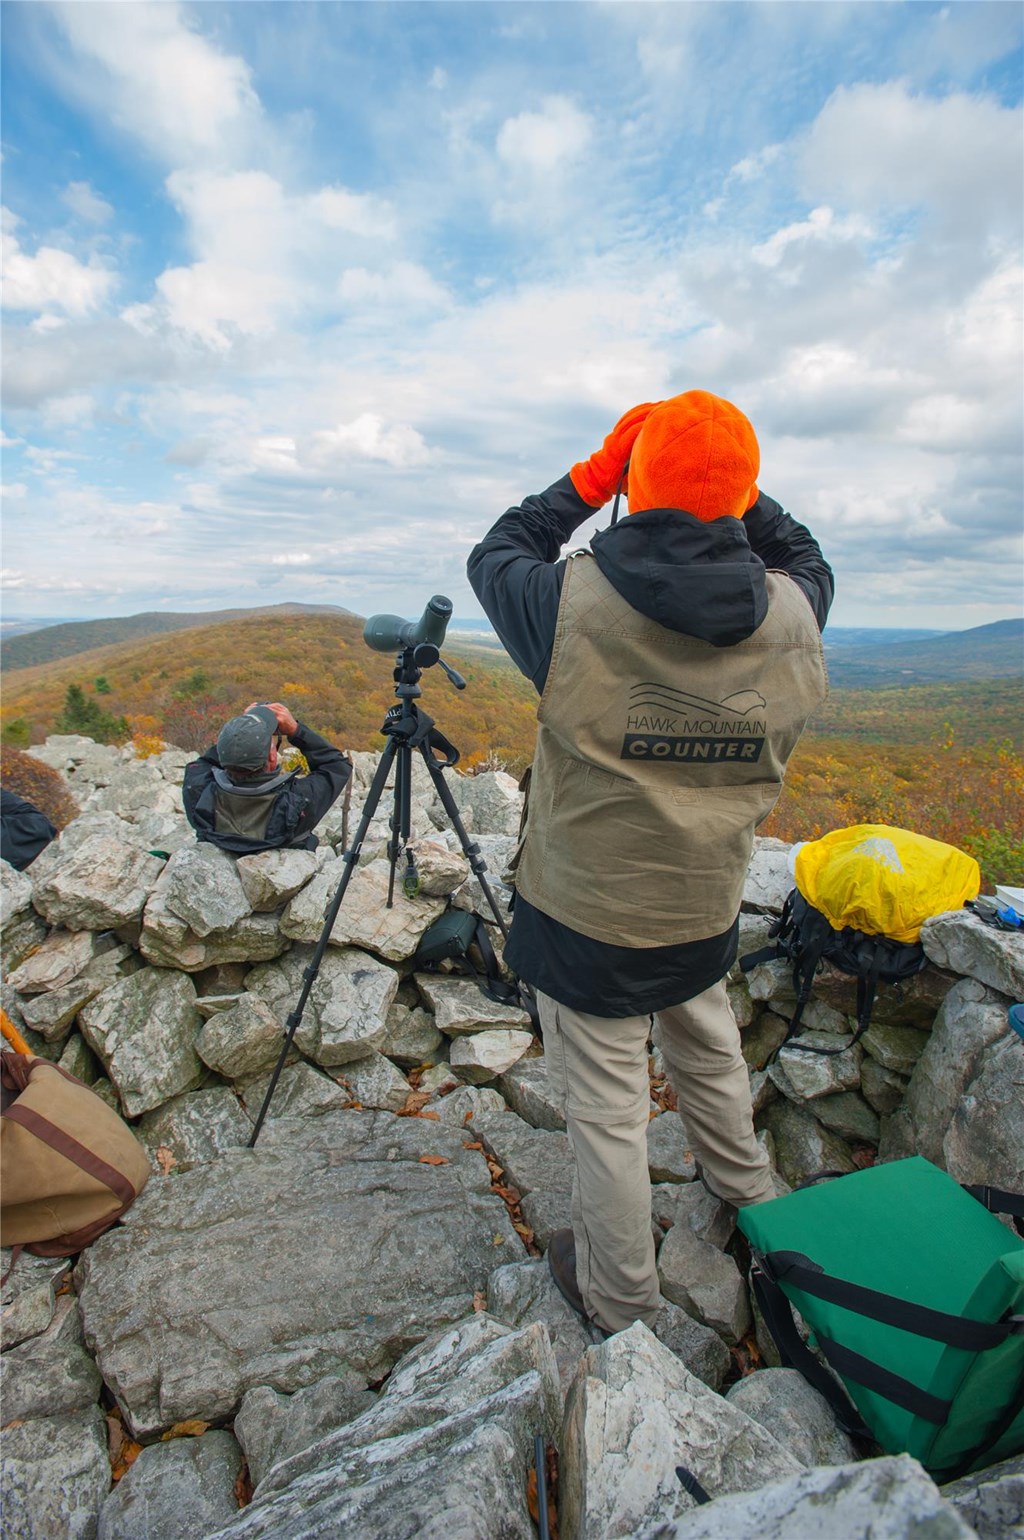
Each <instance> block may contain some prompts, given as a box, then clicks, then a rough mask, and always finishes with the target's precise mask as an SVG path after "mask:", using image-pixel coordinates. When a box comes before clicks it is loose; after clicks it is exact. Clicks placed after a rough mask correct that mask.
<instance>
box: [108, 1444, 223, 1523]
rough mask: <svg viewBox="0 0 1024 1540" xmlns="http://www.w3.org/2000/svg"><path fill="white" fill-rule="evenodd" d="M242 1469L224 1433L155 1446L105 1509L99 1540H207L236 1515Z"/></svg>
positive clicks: (125, 1478) (145, 1452)
mask: <svg viewBox="0 0 1024 1540" xmlns="http://www.w3.org/2000/svg"><path fill="white" fill-rule="evenodd" d="M241 1469H242V1451H241V1449H240V1448H239V1447H238V1444H237V1443H236V1441H235V1439H233V1438H232V1436H231V1434H230V1433H226V1432H224V1430H223V1429H217V1428H215V1429H213V1430H211V1431H210V1432H209V1433H204V1434H203V1435H202V1437H201V1438H173V1439H170V1440H169V1441H168V1442H167V1443H160V1444H151V1445H150V1446H149V1448H148V1449H143V1451H142V1453H141V1454H140V1455H139V1456H138V1458H137V1459H136V1460H135V1462H134V1464H132V1465H131V1466H129V1468H128V1470H127V1472H126V1473H125V1475H123V1476H122V1477H121V1480H120V1481H119V1482H118V1484H117V1486H116V1487H115V1488H114V1490H113V1491H112V1492H111V1494H110V1496H109V1497H108V1498H107V1500H106V1502H105V1503H104V1504H103V1508H102V1510H101V1512H100V1519H99V1528H98V1530H97V1536H96V1540H206V1536H207V1535H208V1534H209V1533H210V1531H211V1530H213V1529H216V1528H218V1527H219V1526H220V1525H222V1524H224V1523H226V1522H227V1521H228V1520H229V1519H231V1518H233V1517H234V1515H235V1514H236V1513H237V1512H238V1497H237V1495H236V1492H235V1484H236V1482H237V1481H238V1477H239V1475H240V1473H241Z"/></svg>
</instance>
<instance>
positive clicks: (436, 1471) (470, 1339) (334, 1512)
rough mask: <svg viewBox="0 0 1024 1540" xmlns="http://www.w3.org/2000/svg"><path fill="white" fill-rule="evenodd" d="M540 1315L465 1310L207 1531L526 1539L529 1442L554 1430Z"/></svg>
mask: <svg viewBox="0 0 1024 1540" xmlns="http://www.w3.org/2000/svg"><path fill="white" fill-rule="evenodd" d="M559 1412H560V1398H559V1395H558V1375H557V1370H556V1367H555V1361H554V1357H553V1355H552V1352H551V1344H550V1343H549V1341H548V1336H547V1332H546V1331H545V1329H544V1327H543V1326H541V1325H534V1326H529V1327H527V1328H526V1329H525V1330H524V1331H519V1332H513V1331H510V1330H509V1329H508V1327H506V1326H503V1325H501V1323H500V1322H498V1321H493V1320H491V1318H490V1317H489V1316H486V1315H477V1316H471V1317H470V1318H469V1319H468V1320H466V1321H462V1322H460V1323H459V1324H458V1325H457V1326H455V1327H453V1328H452V1329H451V1330H449V1331H445V1332H442V1333H440V1334H438V1335H437V1336H435V1337H433V1338H431V1339H430V1340H429V1341H427V1342H424V1343H423V1344H422V1346H421V1347H420V1348H418V1349H417V1350H416V1351H415V1352H413V1353H410V1354H409V1356H408V1357H407V1358H406V1359H405V1360H404V1361H403V1362H402V1363H401V1364H400V1365H399V1366H398V1368H397V1369H396V1371H395V1373H394V1374H393V1375H392V1377H391V1379H390V1380H389V1381H388V1384H387V1386H386V1387H385V1389H384V1392H383V1394H382V1395H381V1396H380V1398H379V1399H378V1401H377V1403H376V1405H375V1406H373V1407H371V1408H370V1409H369V1410H368V1411H366V1412H364V1413H363V1415H362V1416H361V1417H357V1418H356V1419H355V1420H354V1421H353V1422H350V1423H348V1424H347V1425H346V1426H345V1427H342V1428H339V1429H337V1430H336V1431H335V1432H332V1433H329V1434H327V1435H326V1436H325V1437H323V1438H322V1439H320V1440H318V1441H317V1442H316V1443H314V1444H313V1445H312V1446H311V1447H310V1448H308V1449H305V1450H303V1451H302V1452H301V1453H299V1454H296V1455H294V1456H293V1457H292V1458H290V1459H286V1460H284V1461H282V1462H281V1463H280V1464H278V1465H276V1466H275V1467H274V1468H273V1469H272V1470H271V1471H270V1472H269V1474H268V1475H267V1476H265V1477H264V1479H263V1481H261V1482H260V1484H259V1486H258V1487H257V1489H256V1492H255V1495H254V1499H253V1502H252V1503H251V1505H250V1506H249V1507H248V1508H246V1510H245V1512H244V1513H242V1514H240V1515H239V1517H238V1518H237V1519H236V1520H235V1521H234V1522H233V1523H231V1524H229V1525H227V1526H226V1527H225V1528H224V1529H222V1530H218V1532H217V1534H216V1535H211V1536H209V1537H208V1540H257V1537H263V1540H337V1537H338V1536H341V1535H345V1536H349V1535H351V1536H352V1537H353V1540H356V1537H361V1536H365V1537H367V1540H369V1537H370V1536H372V1537H373V1540H410V1537H411V1536H413V1535H420V1536H423V1537H426V1536H438V1537H442V1536H443V1537H444V1540H483V1537H484V1536H486V1537H487V1540H491V1537H493V1540H499V1537H500V1540H534V1536H535V1530H534V1528H533V1524H532V1521H531V1519H530V1515H529V1510H528V1507H527V1480H526V1478H527V1472H528V1470H529V1468H530V1466H531V1465H532V1464H533V1441H534V1437H535V1435H536V1434H538V1433H539V1434H540V1435H541V1438H542V1439H543V1440H544V1442H545V1443H549V1442H553V1441H554V1439H555V1437H556V1436H557V1429H558V1420H559Z"/></svg>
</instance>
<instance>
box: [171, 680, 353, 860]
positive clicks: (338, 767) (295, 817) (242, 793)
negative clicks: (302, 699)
mask: <svg viewBox="0 0 1024 1540" xmlns="http://www.w3.org/2000/svg"><path fill="white" fill-rule="evenodd" d="M282 733H283V734H284V735H285V736H286V737H287V739H288V742H289V743H291V744H293V745H294V747H295V748H297V749H298V750H299V751H300V752H301V753H302V754H303V755H304V757H305V760H306V763H307V764H308V765H309V768H310V774H309V775H300V774H299V772H298V771H297V770H292V771H286V770H282V769H281V765H280V762H279V759H278V745H277V742H276V741H275V739H276V736H277V735H278V734H282ZM351 774H352V761H351V760H350V759H349V757H348V755H347V754H343V753H342V752H341V750H340V749H336V748H333V747H332V746H331V744H329V743H328V742H327V740H326V739H325V738H321V737H320V734H319V733H315V732H313V731H312V729H311V728H308V727H303V725H302V724H301V723H300V722H297V721H296V720H295V718H294V717H293V716H292V714H291V712H290V711H289V710H288V707H287V706H282V705H281V703H280V701H275V702H274V703H273V704H270V705H265V704H264V705H259V704H255V703H254V704H253V705H251V706H250V707H249V708H248V709H247V710H246V711H245V712H244V713H243V714H242V716H240V717H232V718H231V720H230V722H225V724H224V726H223V727H222V728H221V730H220V733H219V735H218V737H217V742H216V745H215V746H214V747H212V748H209V749H207V751H206V753H205V754H203V755H202V756H201V758H199V759H196V760H193V761H192V763H191V764H190V765H186V767H185V780H184V784H183V786H182V789H181V795H182V800H183V802H184V804H185V816H186V817H187V818H188V821H189V823H190V824H191V825H192V827H193V829H195V831H196V838H197V839H199V840H207V841H209V843H210V844H212V845H219V846H220V848H221V849H222V850H230V851H231V852H233V853H234V854H235V855H252V854H254V853H255V852H256V851H258V850H315V849H316V845H317V838H316V835H315V834H314V833H313V829H314V828H315V826H316V825H317V824H318V823H319V822H320V819H321V818H322V817H323V816H324V814H325V813H326V812H327V809H328V808H329V807H330V806H331V804H332V802H334V801H335V800H336V798H337V797H338V795H339V794H340V792H341V791H342V789H343V788H344V786H345V784H346V782H347V781H348V779H349V777H350V776H351Z"/></svg>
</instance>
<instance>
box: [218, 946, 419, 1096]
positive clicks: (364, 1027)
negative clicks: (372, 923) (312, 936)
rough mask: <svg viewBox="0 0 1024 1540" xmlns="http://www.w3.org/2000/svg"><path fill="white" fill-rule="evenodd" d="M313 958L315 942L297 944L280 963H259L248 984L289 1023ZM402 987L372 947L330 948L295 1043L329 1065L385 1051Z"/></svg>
mask: <svg viewBox="0 0 1024 1540" xmlns="http://www.w3.org/2000/svg"><path fill="white" fill-rule="evenodd" d="M312 957H313V948H312V947H308V946H300V947H293V948H292V950H291V951H290V952H289V953H288V954H287V956H286V957H283V958H282V959H281V960H280V962H276V963H271V964H266V963H265V964H262V965H261V966H260V967H256V968H253V970H252V972H251V973H249V974H248V975H247V977H246V980H245V987H246V989H247V990H248V991H249V992H250V993H251V994H254V995H258V996H259V998H260V999H261V1000H263V1001H265V1002H266V1004H267V1005H269V1007H270V1009H271V1010H272V1011H273V1012H274V1015H275V1016H276V1017H277V1018H278V1020H279V1021H281V1022H284V1021H286V1020H287V1018H288V1017H289V1016H290V1015H291V1013H292V1011H293V1010H294V1008H295V1005H296V1002H297V1001H298V998H299V995H300V993H301V991H302V987H303V974H304V973H305V970H306V968H307V967H308V966H309V965H310V962H311V960H312ZM397 989H398V974H397V973H396V972H395V970H394V968H389V967H388V966H387V964H386V963H383V962H381V961H380V960H379V959H378V958H376V957H371V956H370V954H369V953H368V952H363V951H360V949H359V948H358V947H345V948H344V949H331V948H328V950H327V951H326V952H325V953H324V956H323V959H322V961H321V963H320V967H319V969H318V971H317V975H316V978H315V980H314V982H313V987H312V989H311V990H310V993H309V998H308V1000H307V1001H306V1007H305V1010H304V1011H303V1014H302V1022H301V1025H300V1026H299V1029H298V1031H297V1032H296V1034H295V1039H294V1041H295V1046H296V1047H297V1048H299V1049H300V1050H301V1051H302V1052H303V1053H304V1054H307V1055H308V1057H309V1058H311V1059H315V1060H316V1062H317V1063H318V1064H323V1065H326V1066H333V1065H336V1064H347V1063H348V1062H349V1060H351V1059H360V1058H365V1057H366V1055H367V1054H368V1053H372V1052H375V1051H379V1049H380V1046H381V1044H382V1043H383V1041H384V1038H385V1035H386V1032H387V1019H388V1010H389V1008H390V1006H391V1003H392V1001H393V1000H394V998H395V993H396V991H397Z"/></svg>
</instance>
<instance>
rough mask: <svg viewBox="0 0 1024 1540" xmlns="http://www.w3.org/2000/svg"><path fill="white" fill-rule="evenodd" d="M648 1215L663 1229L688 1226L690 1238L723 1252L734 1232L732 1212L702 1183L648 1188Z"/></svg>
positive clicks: (679, 1183) (681, 1183)
mask: <svg viewBox="0 0 1024 1540" xmlns="http://www.w3.org/2000/svg"><path fill="white" fill-rule="evenodd" d="M651 1214H652V1216H653V1218H654V1220H655V1223H656V1224H658V1225H660V1226H661V1228H662V1229H663V1230H669V1229H671V1228H672V1226H673V1225H681V1224H685V1225H688V1226H689V1228H690V1229H691V1230H692V1231H693V1233H694V1235H697V1236H699V1237H700V1239H701V1240H702V1241H707V1242H708V1243H709V1244H710V1245H712V1246H717V1247H718V1249H719V1251H724V1250H725V1248H726V1246H728V1244H729V1242H730V1240H731V1239H732V1237H733V1233H734V1231H735V1229H736V1210H735V1209H734V1208H733V1206H732V1204H731V1203H723V1202H722V1200H721V1198H716V1197H714V1196H713V1194H712V1193H710V1192H708V1190H707V1188H706V1187H705V1186H704V1184H703V1183H702V1182H658V1183H657V1184H656V1185H655V1186H653V1187H652V1188H651Z"/></svg>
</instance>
